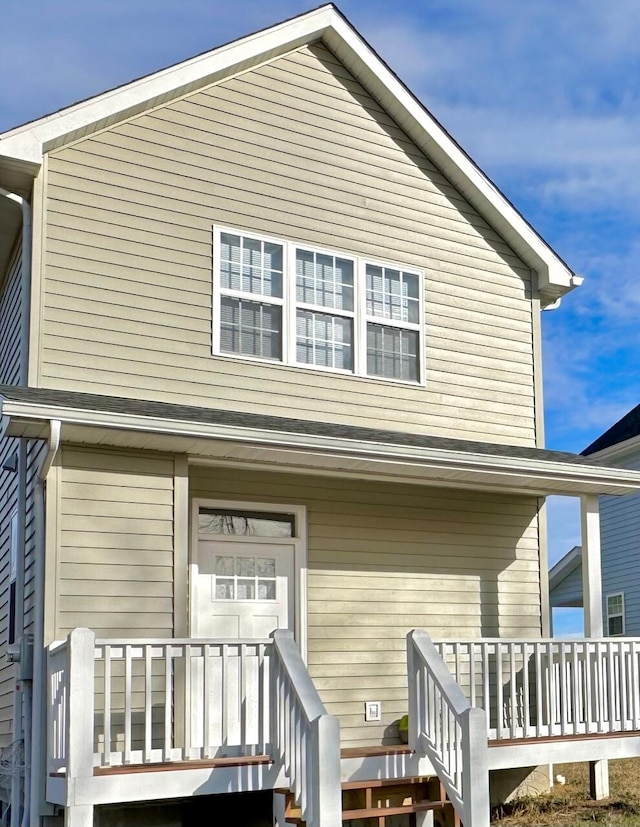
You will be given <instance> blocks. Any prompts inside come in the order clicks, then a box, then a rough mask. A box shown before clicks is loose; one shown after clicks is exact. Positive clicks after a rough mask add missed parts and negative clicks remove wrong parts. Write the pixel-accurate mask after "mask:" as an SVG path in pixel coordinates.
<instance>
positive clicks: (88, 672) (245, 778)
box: [47, 629, 640, 827]
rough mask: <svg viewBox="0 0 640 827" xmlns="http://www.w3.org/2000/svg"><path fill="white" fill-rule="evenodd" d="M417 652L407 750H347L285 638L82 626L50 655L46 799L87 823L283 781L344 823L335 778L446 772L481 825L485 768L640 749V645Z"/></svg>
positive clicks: (304, 807) (485, 810)
mask: <svg viewBox="0 0 640 827" xmlns="http://www.w3.org/2000/svg"><path fill="white" fill-rule="evenodd" d="M407 654H408V672H407V676H408V680H407V684H408V699H409V700H408V712H409V734H410V736H409V737H410V744H409V747H407V748H403V747H397V748H392V747H387V748H386V749H380V748H379V747H378V748H377V749H376V748H375V745H373V744H372V745H371V748H370V749H368V750H366V749H365V750H355V749H351V750H342V753H341V750H340V736H339V727H338V721H337V719H336V718H335V717H333V716H331V715H328V714H327V713H326V711H325V708H324V706H323V704H322V700H321V698H320V695H319V694H318V692H317V690H316V688H315V686H314V684H313V682H312V680H311V678H310V677H309V674H308V672H307V670H306V667H305V665H304V663H303V661H302V658H301V656H300V654H299V651H298V649H297V646H296V645H295V643H294V642H293V638H292V635H291V633H290V632H287V631H283V630H280V631H277V632H275V633H274V634H273V635H272V636H271V637H270V638H268V639H264V640H226V641H225V640H218V641H213V640H211V641H203V640H173V639H172V640H155V641H151V640H146V641H135V640H126V641H122V640H121V641H117V640H100V639H98V640H96V638H95V636H94V634H93V633H92V632H91V631H89V630H86V629H77V630H75V631H74V632H72V634H71V635H70V636H69V638H68V639H67V640H66V641H64V642H62V643H59V644H55V645H53V646H51V647H50V648H49V652H48V686H49V716H48V750H47V754H48V756H49V758H48V761H49V764H48V768H47V770H48V772H47V799H48V800H49V801H50V802H51V803H54V804H59V805H63V806H65V808H66V813H67V818H68V823H73V824H76V823H77V824H85V823H91V822H90V820H89V819H90V818H91V816H90V812H91V811H92V809H93V806H94V805H98V804H103V803H112V802H114V801H117V802H132V801H145V800H154V799H171V798H181V797H186V796H192V795H207V794H213V793H222V792H243V791H254V790H264V789H274V790H275V789H280V790H285V789H286V790H290V791H291V801H293V802H294V803H295V807H296V811H297V812H298V813H299V817H300V818H301V819H303V820H304V821H306V823H307V824H309V825H316V827H337V825H339V824H340V823H341V821H342V818H343V814H342V813H341V804H340V795H341V785H342V786H344V785H345V784H352V785H353V784H354V783H356V782H358V781H361V782H364V781H366V780H367V779H374V778H375V779H378V780H393V779H403V778H404V779H406V778H425V777H427V776H431V775H437V776H438V778H439V779H440V781H441V783H442V785H443V786H444V789H445V790H446V792H447V795H448V797H449V799H450V800H451V801H452V803H453V805H454V807H455V808H456V810H457V812H458V814H459V815H460V817H461V818H462V820H463V822H464V824H465V825H467V827H469V826H471V827H485V825H487V824H488V818H489V798H488V796H489V784H488V773H489V771H490V770H495V769H506V768H515V767H526V766H533V765H537V764H541V763H548V762H556V761H565V760H584V761H588V760H596V759H602V758H607V757H608V758H619V757H630V756H634V755H640V640H631V639H609V640H576V641H558V640H549V639H547V640H529V641H522V640H520V641H515V640H496V639H493V640H489V639H485V640H482V639H479V640H471V641H453V642H440V643H433V642H431V640H430V638H429V637H428V635H427V634H426V633H425V632H421V631H415V632H412V633H410V635H409V636H408V638H407ZM345 817H348V816H347V815H346V814H345ZM85 819H86V820H85Z"/></svg>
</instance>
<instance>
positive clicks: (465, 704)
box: [407, 629, 489, 827]
mask: <svg viewBox="0 0 640 827" xmlns="http://www.w3.org/2000/svg"><path fill="white" fill-rule="evenodd" d="M407 659H408V679H409V744H410V746H411V747H413V749H415V750H416V751H417V752H419V753H422V754H424V755H427V756H428V758H429V759H430V760H431V763H432V764H433V766H434V768H435V770H436V772H437V773H438V776H439V778H440V780H441V781H442V783H443V785H444V787H445V789H446V791H447V794H448V796H449V798H450V800H451V802H452V803H453V806H454V807H455V809H456V810H457V812H458V814H459V816H460V817H461V820H462V822H463V823H464V825H465V827H489V770H488V766H487V749H488V748H487V723H486V716H485V713H484V711H483V710H481V709H477V708H474V707H473V706H472V705H471V704H470V703H469V701H468V700H467V698H466V697H465V695H464V693H463V691H462V689H461V688H460V687H459V686H458V684H457V683H456V681H455V680H454V678H453V677H452V675H451V673H450V672H449V670H448V669H447V667H446V665H445V664H444V662H443V660H442V658H441V656H440V654H439V652H438V650H437V649H436V647H435V646H434V644H433V643H432V642H431V638H430V637H429V635H428V634H427V633H426V632H424V631H422V630H420V629H416V630H414V631H413V632H410V633H409V635H408V636H407Z"/></svg>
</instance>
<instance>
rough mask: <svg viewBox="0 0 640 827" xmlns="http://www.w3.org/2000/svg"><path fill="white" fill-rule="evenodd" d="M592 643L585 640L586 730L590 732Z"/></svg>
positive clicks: (591, 721) (591, 718)
mask: <svg viewBox="0 0 640 827" xmlns="http://www.w3.org/2000/svg"><path fill="white" fill-rule="evenodd" d="M591 645H592V644H591V643H590V642H589V641H588V640H587V641H585V642H584V647H583V651H584V665H583V669H584V709H585V713H584V731H585V733H587V734H589V733H591V732H592V731H593V714H592V713H593V704H594V698H593V685H592V680H591V678H592V669H591Z"/></svg>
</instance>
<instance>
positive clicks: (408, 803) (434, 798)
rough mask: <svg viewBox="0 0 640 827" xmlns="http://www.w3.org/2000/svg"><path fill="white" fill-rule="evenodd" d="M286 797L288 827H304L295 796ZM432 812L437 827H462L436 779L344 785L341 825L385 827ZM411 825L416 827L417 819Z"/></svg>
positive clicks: (407, 779) (288, 793) (372, 781)
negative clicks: (370, 822)
mask: <svg viewBox="0 0 640 827" xmlns="http://www.w3.org/2000/svg"><path fill="white" fill-rule="evenodd" d="M281 792H283V793H284V794H285V796H286V804H285V818H286V821H287V823H288V824H296V825H300V827H305V822H304V821H303V819H302V814H301V811H300V809H299V808H298V807H296V806H295V804H294V803H293V794H292V793H291V792H289V791H288V790H282V791H281ZM429 810H432V811H433V812H434V813H435V814H436V825H438V827H461V825H460V821H459V819H458V817H457V815H456V813H455V811H454V809H453V806H452V805H451V802H450V801H448V800H447V797H446V793H445V791H444V788H443V787H442V784H441V783H440V781H439V780H438V779H437V778H435V777H433V778H405V779H401V780H398V779H389V780H380V779H372V780H369V781H349V782H346V783H343V784H342V821H343V822H350V821H354V820H356V819H366V818H376V819H377V820H378V827H385V825H386V824H387V821H386V820H387V818H390V817H391V816H399V815H415V814H417V813H424V812H428V811H429ZM411 823H415V822H414V819H412V820H411Z"/></svg>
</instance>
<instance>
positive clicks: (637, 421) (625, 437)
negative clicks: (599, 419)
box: [582, 405, 640, 456]
mask: <svg viewBox="0 0 640 827" xmlns="http://www.w3.org/2000/svg"><path fill="white" fill-rule="evenodd" d="M638 436H640V405H636V407H635V408H633V409H632V410H630V411H629V413H627V414H625V415H624V416H623V417H622V419H619V420H618V421H617V422H616V423H615V425H612V426H611V427H610V428H609V430H608V431H605V432H604V433H603V434H601V436H599V437H598V438H597V439H596V440H594V442H592V443H591V445H589V446H588V447H587V448H585V449H584V451H583V452H582V454H583V456H588V455H589V454H595V453H596V452H598V451H604V450H605V449H607V448H612V447H613V446H614V445H619V444H620V443H622V442H625V443H628V442H629V440H632V439H635V437H638Z"/></svg>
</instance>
